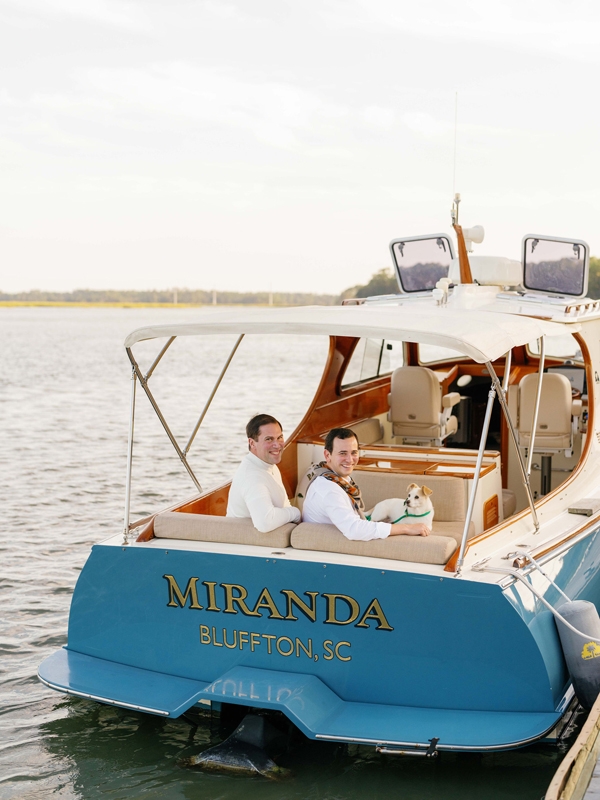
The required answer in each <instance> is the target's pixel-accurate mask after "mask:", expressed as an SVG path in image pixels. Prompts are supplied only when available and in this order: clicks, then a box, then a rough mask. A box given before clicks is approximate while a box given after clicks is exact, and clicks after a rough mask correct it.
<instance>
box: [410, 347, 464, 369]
mask: <svg viewBox="0 0 600 800" xmlns="http://www.w3.org/2000/svg"><path fill="white" fill-rule="evenodd" d="M465 358H466V356H465V354H464V353H460V352H459V351H458V350H452V348H451V347H439V346H438V345H434V344H420V345H419V364H433V363H436V362H438V361H457V360H458V359H465Z"/></svg>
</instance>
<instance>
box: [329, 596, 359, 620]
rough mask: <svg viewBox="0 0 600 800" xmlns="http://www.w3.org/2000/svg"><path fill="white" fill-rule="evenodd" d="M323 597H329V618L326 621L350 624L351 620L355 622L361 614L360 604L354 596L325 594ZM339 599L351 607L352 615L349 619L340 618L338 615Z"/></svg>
mask: <svg viewBox="0 0 600 800" xmlns="http://www.w3.org/2000/svg"><path fill="white" fill-rule="evenodd" d="M323 597H326V598H327V619H326V620H325V622H328V623H329V624H331V625H349V624H350V623H351V622H354V620H355V619H356V618H357V617H358V615H359V614H360V606H359V605H358V603H357V602H356V600H355V599H354V598H353V597H349V596H348V595H347V594H323ZM338 600H342V601H343V602H344V603H347V605H348V608H349V609H350V616H349V617H348V619H338V618H337V617H336V615H335V612H336V602H337V601H338Z"/></svg>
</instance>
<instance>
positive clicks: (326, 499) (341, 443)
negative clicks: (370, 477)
mask: <svg viewBox="0 0 600 800" xmlns="http://www.w3.org/2000/svg"><path fill="white" fill-rule="evenodd" d="M358 457H359V450H358V439H357V438H356V434H355V433H354V432H353V431H351V430H350V429H349V428H333V429H332V430H330V431H329V433H328V434H327V437H326V439H325V461H323V462H321V463H320V464H318V465H317V466H316V467H314V468H313V469H312V470H311V472H310V477H311V482H310V484H309V486H308V490H307V492H306V500H305V501H304V505H303V508H302V520H303V521H304V522H317V523H330V524H332V525H335V526H336V528H338V530H340V531H341V532H342V533H343V534H344V536H345V537H346V538H347V539H354V540H356V541H369V540H370V539H387V537H388V536H398V535H400V534H404V535H408V536H429V528H428V527H427V526H426V525H423V524H422V523H417V524H416V525H406V524H404V523H399V522H396V523H394V524H391V523H389V522H371V521H370V520H368V519H366V518H365V513H364V510H365V507H364V503H363V501H362V497H361V496H360V489H359V488H358V486H357V485H356V484H355V483H354V481H353V480H352V478H351V475H352V472H353V470H354V467H355V466H356V465H357V464H358Z"/></svg>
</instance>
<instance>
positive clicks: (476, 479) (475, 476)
mask: <svg viewBox="0 0 600 800" xmlns="http://www.w3.org/2000/svg"><path fill="white" fill-rule="evenodd" d="M495 398H496V389H495V388H494V387H493V386H492V387H491V388H490V391H489V392H488V401H487V406H486V409H485V417H484V419H483V428H482V430H481V439H480V440H479V452H478V453H477V463H476V464H475V472H474V473H473V485H472V486H471V495H470V497H469V505H468V506H467V513H466V516H465V527H464V529H463V535H462V539H461V541H460V550H459V553H458V561H457V562H456V574H457V575H460V572H461V570H462V565H463V562H464V560H465V548H466V546H467V536H468V535H469V525H470V524H471V519H472V517H473V511H474V509H475V497H476V495H477V487H478V486H479V476H480V475H481V465H482V464H483V455H484V452H485V443H486V441H487V435H488V430H489V428H490V421H491V419H492V410H493V408H494V400H495Z"/></svg>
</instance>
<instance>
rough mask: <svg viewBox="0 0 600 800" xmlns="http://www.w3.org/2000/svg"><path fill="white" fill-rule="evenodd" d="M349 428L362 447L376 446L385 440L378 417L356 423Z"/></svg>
mask: <svg viewBox="0 0 600 800" xmlns="http://www.w3.org/2000/svg"><path fill="white" fill-rule="evenodd" d="M348 428H349V429H350V430H351V431H353V432H354V433H355V434H356V437H357V439H358V443H359V444H362V445H367V444H375V442H379V441H381V440H382V439H383V427H382V425H381V421H380V420H378V419H377V417H371V418H370V419H363V420H361V421H360V422H355V423H354V424H353V425H348Z"/></svg>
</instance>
